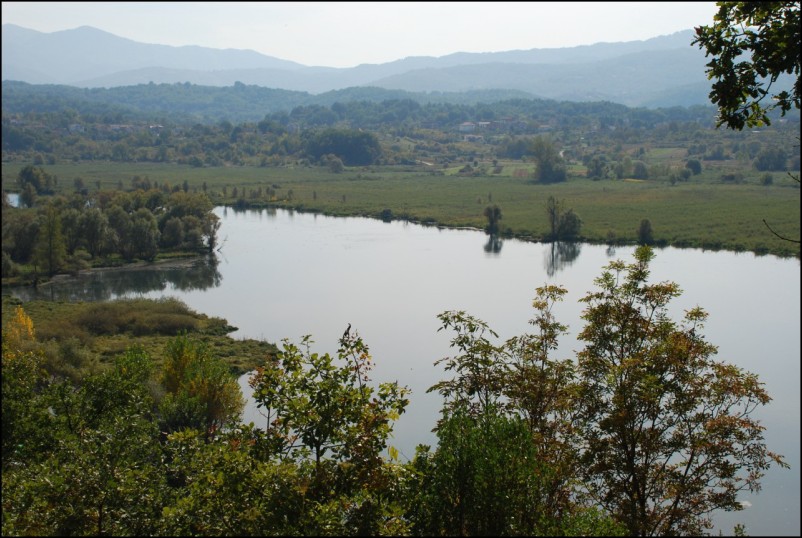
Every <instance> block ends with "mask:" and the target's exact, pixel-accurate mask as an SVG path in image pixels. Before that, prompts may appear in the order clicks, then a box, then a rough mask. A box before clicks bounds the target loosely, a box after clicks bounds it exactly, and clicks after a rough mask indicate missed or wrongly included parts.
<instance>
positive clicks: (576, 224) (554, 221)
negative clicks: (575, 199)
mask: <svg viewBox="0 0 802 538" xmlns="http://www.w3.org/2000/svg"><path fill="white" fill-rule="evenodd" d="M546 215H547V216H548V219H549V230H550V233H549V234H548V236H547V237H546V239H547V240H548V241H558V240H572V239H576V237H577V236H578V235H579V231H580V229H581V228H582V219H580V218H579V215H577V214H576V213H574V210H573V209H568V210H567V211H566V210H565V202H564V201H562V200H557V199H556V198H555V197H554V196H549V199H548V200H546Z"/></svg>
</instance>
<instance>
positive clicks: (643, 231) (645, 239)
mask: <svg viewBox="0 0 802 538" xmlns="http://www.w3.org/2000/svg"><path fill="white" fill-rule="evenodd" d="M652 243H654V235H653V234H652V221H650V220H649V219H643V220H641V221H640V226H639V227H638V244H640V245H651V244H652Z"/></svg>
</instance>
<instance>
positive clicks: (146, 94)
mask: <svg viewBox="0 0 802 538" xmlns="http://www.w3.org/2000/svg"><path fill="white" fill-rule="evenodd" d="M2 89H3V113H4V114H28V113H34V112H38V113H53V112H60V111H64V110H71V111H74V112H75V113H77V114H78V115H80V116H82V117H86V118H90V119H92V120H96V121H104V122H107V123H122V122H123V121H136V120H142V121H151V122H152V121H159V120H160V119H161V120H164V119H168V118H169V119H171V120H172V121H175V122H177V123H181V124H184V125H187V124H192V123H204V124H213V123H217V122H220V121H231V122H235V123H242V122H257V121H260V120H261V119H263V118H264V117H265V116H266V115H270V114H287V113H290V111H292V110H295V109H303V108H312V109H315V108H329V109H330V108H337V107H342V106H346V107H348V108H350V109H351V110H350V114H351V116H353V119H354V121H357V122H366V123H365V124H364V125H363V124H360V125H355V127H361V128H367V127H371V126H376V125H380V124H386V123H388V122H392V121H397V120H399V119H403V118H404V117H405V116H406V114H403V113H402V114H401V115H400V116H399V114H398V111H396V110H392V108H393V105H392V104H393V103H401V104H402V106H403V107H408V106H410V105H409V104H408V103H412V104H413V106H416V109H420V111H421V112H418V113H417V114H416V115H417V118H416V119H417V120H418V121H423V122H428V123H432V122H437V121H438V118H440V120H442V119H443V114H442V113H443V112H444V111H445V117H448V116H449V115H451V117H450V118H449V120H450V121H454V120H456V119H459V118H458V117H457V116H455V115H453V114H452V111H454V110H457V111H460V112H457V114H459V115H460V116H459V117H461V118H462V119H461V121H485V120H488V119H492V118H488V117H487V114H488V113H491V114H493V115H496V116H498V117H502V116H505V115H510V114H518V113H524V114H531V113H538V114H540V113H541V112H543V111H544V110H546V109H555V108H557V109H559V110H558V111H556V112H555V113H557V114H558V115H560V116H566V115H567V116H576V115H577V114H587V113H590V114H592V115H600V114H607V113H609V112H613V111H614V112H615V114H616V115H621V112H622V111H626V110H634V111H636V112H635V117H636V118H637V120H636V121H638V122H640V121H648V122H652V123H654V122H655V121H692V120H696V119H701V118H704V119H705V121H711V117H712V109H711V108H710V107H704V106H698V107H691V108H687V109H686V108H684V107H672V108H669V109H658V110H649V109H629V108H627V107H626V106H624V105H617V104H613V103H609V102H596V103H569V102H558V101H553V100H549V99H538V98H536V97H535V96H533V95H530V94H527V93H525V92H521V91H516V90H476V91H467V92H454V93H449V92H425V93H423V92H421V93H416V92H407V91H404V90H387V89H384V88H375V87H354V88H347V89H343V90H335V91H330V92H325V93H322V94H319V95H312V94H309V93H306V92H298V91H291V90H279V89H272V88H265V87H261V86H253V85H246V84H241V83H237V84H235V85H234V86H228V87H215V86H198V85H195V84H189V83H176V84H153V83H150V84H139V85H136V86H121V87H116V88H76V87H73V86H63V85H49V84H28V83H25V82H16V81H3V83H2ZM388 104H389V108H390V109H391V110H387V111H384V110H382V109H386V108H387V107H388ZM577 105H578V106H577ZM522 106H523V107H524V108H525V109H528V110H522V109H521V107H522ZM474 107H481V109H480V111H479V112H478V113H477V114H473V113H471V109H472V108H474ZM360 109H365V110H360ZM385 112H386V113H385ZM336 113H338V114H339V111H338V112H336ZM463 114H464V115H463ZM660 118H662V120H661V119H660Z"/></svg>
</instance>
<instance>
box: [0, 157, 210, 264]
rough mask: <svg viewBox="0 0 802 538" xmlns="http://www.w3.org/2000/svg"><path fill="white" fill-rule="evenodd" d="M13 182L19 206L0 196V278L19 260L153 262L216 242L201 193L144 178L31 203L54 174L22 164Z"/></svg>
mask: <svg viewBox="0 0 802 538" xmlns="http://www.w3.org/2000/svg"><path fill="white" fill-rule="evenodd" d="M144 181H147V180H146V179H142V178H135V179H134V183H137V182H140V183H141V182H144ZM17 182H18V187H19V188H20V191H21V194H20V198H19V200H20V206H21V208H19V209H13V208H11V207H10V206H9V205H8V200H5V199H4V201H3V202H4V209H3V221H2V233H3V252H2V256H3V260H2V274H3V277H4V278H5V277H10V276H14V275H15V274H16V273H17V267H18V266H19V265H23V264H32V265H33V266H34V267H35V268H36V269H35V273H42V274H43V275H49V276H52V275H54V274H55V273H57V272H62V271H66V270H78V269H82V268H86V267H88V266H89V265H90V264H91V263H93V262H99V261H102V262H105V263H113V260H114V258H115V257H116V258H118V259H121V260H124V261H132V260H134V259H141V260H148V261H152V260H154V259H155V258H156V255H157V254H158V253H159V252H164V251H189V252H208V251H211V250H213V249H214V248H215V245H216V243H217V231H218V229H219V227H220V222H219V218H218V217H217V215H215V214H214V213H213V212H212V209H213V206H212V202H211V201H210V200H209V198H208V197H207V196H206V195H205V194H204V193H194V192H187V191H185V190H184V189H182V188H181V187H179V186H176V187H175V188H171V187H170V186H169V185H167V184H164V185H162V186H161V188H160V187H159V186H158V185H150V184H149V182H148V185H146V187H147V188H146V189H144V188H142V187H145V185H135V186H136V187H139V188H136V189H134V190H131V191H122V190H119V191H95V192H93V193H92V194H91V195H90V194H89V193H88V192H87V191H86V190H85V189H82V191H83V192H81V191H78V192H75V193H73V194H71V195H69V196H48V197H47V202H46V203H43V204H36V201H37V199H38V197H39V195H42V194H48V193H52V186H53V185H54V184H55V183H56V182H57V178H55V177H53V176H51V175H50V174H48V173H47V172H45V171H44V170H43V169H41V168H39V167H35V166H26V167H25V168H23V169H22V170H21V171H20V173H19V175H18V178H17ZM43 199H44V198H43ZM35 205H36V207H34V206H35Z"/></svg>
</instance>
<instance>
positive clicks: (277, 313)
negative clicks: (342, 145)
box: [4, 208, 800, 536]
mask: <svg viewBox="0 0 802 538" xmlns="http://www.w3.org/2000/svg"><path fill="white" fill-rule="evenodd" d="M216 211H217V212H218V214H219V215H220V216H221V218H222V227H221V229H220V232H219V238H220V241H221V243H222V245H223V246H222V250H221V251H220V253H218V255H217V260H216V262H214V263H208V262H204V263H199V264H197V265H196V266H195V267H193V268H191V269H166V270H152V269H151V270H142V271H103V272H100V273H98V274H96V275H92V276H90V277H86V278H81V279H79V280H71V281H64V282H60V283H58V284H57V285H56V286H52V287H48V286H44V287H42V288H41V289H40V290H39V291H38V292H37V293H38V294H39V296H41V297H43V298H48V299H53V300H104V299H112V298H116V297H131V296H143V297H153V298H158V297H161V296H177V297H179V298H180V299H182V300H183V301H185V302H186V303H187V304H188V305H189V306H190V307H191V308H193V309H195V310H197V311H199V312H203V313H205V314H208V315H212V316H219V317H223V318H226V319H227V320H228V321H229V323H231V324H232V325H234V326H236V327H238V328H239V329H238V330H237V331H236V332H235V333H233V335H232V336H234V337H235V338H237V337H239V338H256V339H264V340H267V341H270V342H276V343H280V342H281V340H282V339H284V338H288V339H290V340H292V341H294V342H298V341H299V340H300V338H301V337H302V336H304V335H307V334H308V335H311V336H312V340H313V341H314V344H313V351H318V352H321V353H325V352H328V353H331V354H334V353H336V350H337V341H338V338H339V337H340V336H341V335H342V333H343V331H344V330H345V328H346V326H347V325H348V324H349V323H350V324H351V325H352V331H353V330H356V331H358V332H359V334H360V335H361V336H362V337H363V339H364V341H365V342H366V343H367V344H368V346H369V347H370V350H371V353H372V355H373V358H374V361H375V364H376V367H375V369H374V370H373V375H372V378H373V379H374V380H375V381H377V382H379V381H396V380H397V381H398V382H399V383H400V384H402V385H407V386H408V387H409V388H410V389H411V390H412V394H411V396H410V400H411V403H410V406H409V407H408V410H407V412H406V413H405V414H404V415H402V417H401V419H400V420H399V421H398V422H397V423H396V426H395V439H393V440H392V444H393V445H394V446H396V447H397V448H398V449H399V450H400V451H401V453H402V454H403V455H405V456H406V457H408V458H411V457H412V456H413V455H414V447H415V446H416V445H417V444H419V443H425V444H429V445H432V446H434V445H436V437H435V436H434V434H432V433H431V428H432V427H433V426H434V423H435V421H436V419H437V416H438V412H439V409H440V405H441V403H442V402H441V400H440V397H439V395H437V394H426V390H427V389H428V388H429V387H430V386H431V385H433V384H434V383H435V382H437V381H438V380H439V379H441V378H442V377H443V375H444V374H443V372H442V370H441V369H439V368H438V367H435V366H434V365H433V363H434V361H436V360H437V359H440V358H442V357H445V356H448V355H450V354H451V352H452V350H451V349H450V348H449V341H450V338H451V336H452V335H451V334H449V333H447V332H438V328H439V323H438V320H437V317H436V316H437V314H439V313H441V312H443V311H445V310H465V311H466V312H468V313H470V314H472V315H474V316H476V317H478V318H481V319H483V320H484V321H486V322H487V323H488V324H489V325H490V327H491V328H492V329H493V330H495V331H496V332H497V333H499V336H500V339H501V340H504V339H506V338H509V337H511V336H514V335H519V334H522V333H524V332H528V331H529V330H530V328H531V326H530V325H529V324H528V320H529V319H530V318H531V317H532V315H533V313H534V312H533V310H532V308H531V302H532V299H533V298H534V294H535V288H537V287H539V286H542V285H544V284H546V283H550V284H560V285H563V286H564V287H566V288H567V289H568V292H569V293H568V294H567V296H566V298H565V300H564V302H563V303H561V304H560V305H558V307H557V308H556V312H555V313H556V315H557V317H558V319H559V320H560V321H561V322H562V323H565V324H567V325H569V331H570V334H569V335H566V336H565V337H564V338H563V339H562V340H561V345H560V349H559V350H558V352H557V353H556V354H555V358H560V359H562V358H569V357H574V356H575V351H577V350H579V349H581V343H579V342H577V341H576V339H575V338H574V335H575V334H576V333H577V332H578V331H579V330H580V329H581V328H582V320H581V319H580V315H581V305H580V304H579V303H578V299H579V298H580V297H583V296H584V295H585V294H586V293H587V292H588V291H591V290H594V289H595V288H594V285H593V280H594V278H596V277H598V276H599V275H600V274H601V271H602V268H603V267H604V266H605V265H606V264H607V263H609V262H610V261H611V260H613V259H622V260H624V261H627V262H631V261H632V254H633V252H634V248H632V247H627V248H617V249H615V250H610V249H608V248H607V247H605V246H592V245H567V246H566V245H562V246H554V245H543V244H533V243H525V242H521V241H516V240H505V241H503V243H500V244H491V243H488V238H487V236H486V235H484V234H483V233H481V232H476V231H467V230H444V229H438V228H435V227H424V226H418V225H413V224H407V223H402V222H392V223H385V222H381V221H376V220H371V219H364V218H348V219H344V218H334V217H325V216H316V215H311V214H300V213H293V212H289V211H283V210H277V211H267V210H263V211H246V212H234V211H232V210H230V209H228V210H226V209H225V208H218V209H216ZM656 254H657V255H656V257H655V259H654V261H653V262H652V265H651V268H652V277H651V281H663V280H672V281H674V282H676V283H678V284H679V285H680V287H681V288H682V290H683V295H682V296H681V297H679V298H678V299H676V300H675V301H674V303H672V308H671V312H672V315H673V317H674V319H676V320H679V319H680V318H681V316H682V315H683V311H684V310H686V309H689V308H692V307H695V306H701V307H703V308H704V309H705V310H707V311H708V313H709V314H710V317H709V320H708V323H707V325H706V328H705V330H704V334H705V336H706V338H707V340H708V341H709V342H710V343H712V344H715V345H717V346H718V349H719V353H718V356H717V359H718V360H722V361H727V362H731V363H733V364H736V365H737V366H739V367H741V368H744V369H746V370H749V371H751V372H754V373H757V374H758V375H759V376H760V379H761V380H762V381H763V382H764V383H765V385H766V388H767V390H768V392H769V394H771V395H772V397H773V398H774V400H773V401H772V402H771V403H770V404H769V405H768V406H766V407H764V408H762V409H760V410H759V416H760V417H761V419H762V421H763V424H764V425H765V426H766V432H765V438H766V441H767V444H768V447H769V449H770V450H772V451H775V452H778V453H780V454H783V455H784V456H785V457H786V459H787V461H788V463H789V464H790V465H791V467H792V468H791V470H782V469H770V470H769V471H768V473H767V475H766V477H765V479H764V482H763V484H764V486H763V490H762V491H761V492H760V493H759V494H756V495H751V494H744V495H742V496H741V500H742V501H745V502H746V503H749V504H750V505H751V506H749V507H748V508H747V509H746V510H744V511H742V512H739V513H733V514H721V515H718V516H717V517H716V518H715V521H716V523H717V528H720V529H721V530H722V532H724V534H729V533H731V532H732V527H733V525H734V524H735V523H739V522H741V523H744V524H746V525H747V529H746V530H747V533H749V534H752V535H761V534H763V535H796V536H798V535H799V532H800V521H799V514H800V511H799V505H800V473H799V464H800V454H799V445H800V397H799V392H800V391H799V388H800V381H799V380H800V366H799V363H800V337H799V334H800V332H799V326H800V266H799V261H798V260H796V259H791V260H782V259H778V258H776V257H773V256H763V257H756V256H754V255H752V254H748V253H746V254H735V253H727V252H704V251H701V250H680V249H672V248H667V249H662V250H657V251H656ZM5 292H6V291H5V290H4V293H5ZM15 293H19V294H20V295H21V296H22V298H24V299H27V298H30V297H31V296H30V294H29V293H30V290H28V291H27V292H15ZM240 384H241V386H242V387H243V391H244V392H245V393H246V394H249V393H250V389H249V387H248V385H247V379H246V376H243V378H241V379H240ZM244 419H245V421H253V422H255V423H256V425H257V426H262V427H263V426H264V422H265V419H264V418H263V417H261V416H260V415H259V414H258V411H257V410H256V409H254V408H253V407H249V409H247V410H246V413H245V417H244Z"/></svg>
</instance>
